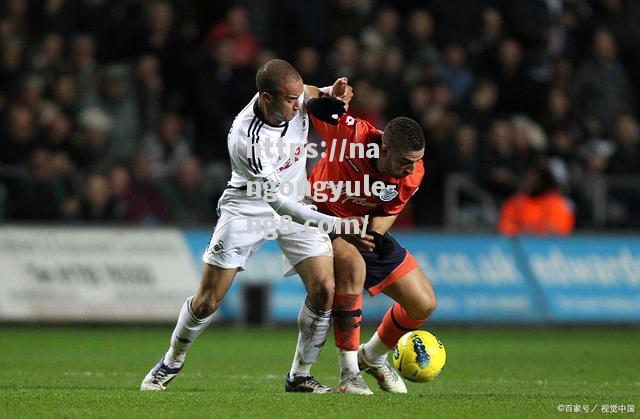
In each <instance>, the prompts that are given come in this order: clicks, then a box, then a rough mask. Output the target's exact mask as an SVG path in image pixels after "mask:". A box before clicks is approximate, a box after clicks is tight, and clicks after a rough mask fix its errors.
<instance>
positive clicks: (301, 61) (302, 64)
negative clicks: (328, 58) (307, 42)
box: [296, 47, 320, 75]
mask: <svg viewBox="0 0 640 419" xmlns="http://www.w3.org/2000/svg"><path fill="white" fill-rule="evenodd" d="M319 65H320V54H319V53H318V51H317V50H315V49H314V48H311V47H303V48H300V49H299V50H298V57H297V59H296V68H297V69H298V71H299V72H300V73H301V74H303V75H306V74H316V73H317V71H318V67H319Z"/></svg>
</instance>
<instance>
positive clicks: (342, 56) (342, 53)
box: [334, 36, 359, 67]
mask: <svg viewBox="0 0 640 419" xmlns="http://www.w3.org/2000/svg"><path fill="white" fill-rule="evenodd" d="M334 51H335V57H336V61H337V62H338V65H339V66H345V67H348V66H352V65H355V64H356V63H357V61H358V56H359V53H358V41H356V40H355V39H354V38H353V37H351V36H343V37H341V38H339V39H338V41H337V42H336V45H335V47H334Z"/></svg>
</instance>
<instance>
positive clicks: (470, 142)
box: [456, 125, 476, 157]
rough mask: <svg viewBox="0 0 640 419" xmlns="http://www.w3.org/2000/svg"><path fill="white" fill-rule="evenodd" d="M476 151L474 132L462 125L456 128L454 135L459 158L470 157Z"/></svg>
mask: <svg viewBox="0 0 640 419" xmlns="http://www.w3.org/2000/svg"><path fill="white" fill-rule="evenodd" d="M475 149H476V131H475V130H474V129H473V128H472V127H470V126H468V125H464V126H462V127H460V128H458V132H457V135H456V152H457V154H458V155H460V156H467V157H468V156H471V155H473V153H474V152H475Z"/></svg>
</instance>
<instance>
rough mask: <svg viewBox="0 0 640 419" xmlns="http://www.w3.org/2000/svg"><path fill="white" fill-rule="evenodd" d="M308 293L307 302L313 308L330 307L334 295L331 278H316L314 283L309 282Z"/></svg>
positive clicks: (329, 276)
mask: <svg viewBox="0 0 640 419" xmlns="http://www.w3.org/2000/svg"><path fill="white" fill-rule="evenodd" d="M308 292H309V300H310V301H311V303H312V304H313V305H314V306H316V307H318V308H320V307H322V308H326V307H331V304H332V302H333V294H334V293H335V284H334V280H333V276H331V275H328V276H326V277H324V276H323V277H318V278H317V279H316V280H315V281H311V285H310V286H309V289H308Z"/></svg>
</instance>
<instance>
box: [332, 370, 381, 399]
mask: <svg viewBox="0 0 640 419" xmlns="http://www.w3.org/2000/svg"><path fill="white" fill-rule="evenodd" d="M338 391H339V392H340V393H344V394H362V395H366V396H370V395H372V394H373V391H371V390H370V389H369V386H367V383H366V382H365V381H364V378H362V372H357V373H355V374H350V375H343V376H342V378H341V380H340V385H339V386H338Z"/></svg>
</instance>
